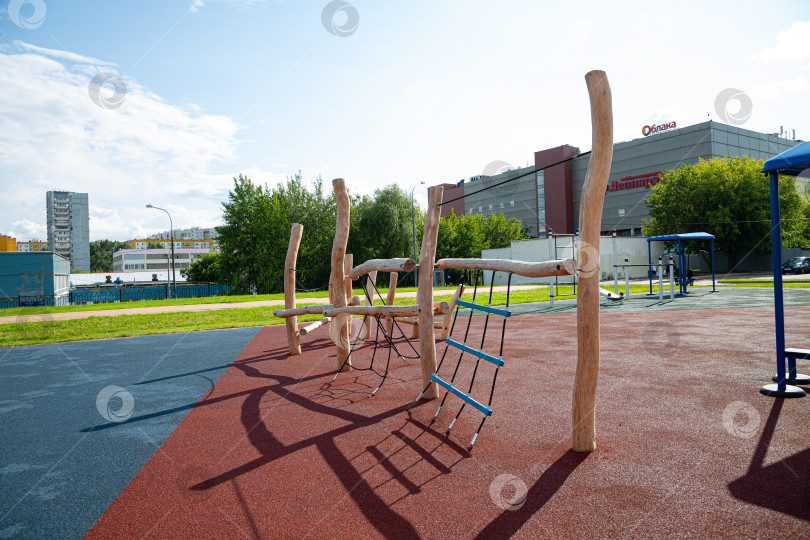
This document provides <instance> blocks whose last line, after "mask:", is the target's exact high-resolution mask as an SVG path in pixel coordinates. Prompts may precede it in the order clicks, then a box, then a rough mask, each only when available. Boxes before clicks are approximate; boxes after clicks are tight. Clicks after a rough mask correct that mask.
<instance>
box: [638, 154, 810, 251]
mask: <svg viewBox="0 0 810 540" xmlns="http://www.w3.org/2000/svg"><path fill="white" fill-rule="evenodd" d="M762 164H763V162H762V160H754V159H749V158H747V157H742V158H723V159H712V160H709V161H705V160H702V159H701V160H700V161H699V162H698V163H696V164H694V165H682V166H681V167H680V168H678V169H677V170H673V171H665V172H664V177H665V178H666V182H663V183H660V184H657V185H656V186H655V187H654V188H653V189H652V192H651V193H650V195H649V196H648V197H647V199H646V200H645V201H644V203H645V204H646V206H647V209H648V210H649V212H650V219H649V220H645V221H644V223H643V224H642V231H643V232H644V234H645V235H647V236H658V235H663V234H676V233H687V232H708V233H710V234H713V235H714V236H715V247H716V249H720V250H723V251H724V252H725V253H726V254H727V255H728V258H729V264H730V265H731V266H732V267H733V266H735V265H736V263H737V261H738V260H739V258H740V256H741V255H743V254H745V253H747V252H749V251H752V250H759V251H770V250H771V226H770V198H769V187H768V178H767V177H766V176H765V175H763V174H762V172H761V171H762ZM779 200H780V210H781V216H782V244H783V246H784V247H798V246H799V245H800V244H801V243H802V233H803V231H804V228H805V223H804V220H802V219H801V218H802V217H803V215H802V210H803V207H804V205H803V203H802V201H801V198H800V197H799V194H798V193H797V192H796V181H795V179H794V178H791V177H780V178H779ZM700 247H702V248H703V249H708V245H706V246H700Z"/></svg>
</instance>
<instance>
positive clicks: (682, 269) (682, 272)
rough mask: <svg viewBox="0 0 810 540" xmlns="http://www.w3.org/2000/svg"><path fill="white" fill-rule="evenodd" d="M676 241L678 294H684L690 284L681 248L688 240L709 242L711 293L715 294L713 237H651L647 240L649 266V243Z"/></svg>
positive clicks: (687, 266) (669, 235) (666, 235)
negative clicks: (710, 245)
mask: <svg viewBox="0 0 810 540" xmlns="http://www.w3.org/2000/svg"><path fill="white" fill-rule="evenodd" d="M673 240H674V241H677V242H678V248H677V250H676V254H677V255H678V263H677V267H678V279H677V280H676V282H677V283H678V285H679V287H680V294H686V292H687V291H686V288H687V286H688V285H689V282H690V276H689V260H688V258H687V256H686V251H685V250H684V248H683V243H684V242H685V241H688V240H711V244H712V247H711V254H712V258H711V262H712V292H717V288H716V287H715V280H714V235H711V234H709V233H705V232H694V233H683V234H665V235H662V236H652V237H650V238H647V257H648V260H649V265H650V266H652V247H651V242H666V241H673ZM650 294H652V276H650Z"/></svg>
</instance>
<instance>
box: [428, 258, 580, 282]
mask: <svg viewBox="0 0 810 540" xmlns="http://www.w3.org/2000/svg"><path fill="white" fill-rule="evenodd" d="M436 268H443V269H448V268H458V269H462V270H479V269H480V270H493V271H496V272H511V273H513V274H518V275H520V276H525V277H532V278H541V277H552V276H570V275H572V274H573V273H574V272H575V271H576V269H577V266H576V263H575V262H574V260H573V259H557V260H554V261H544V262H524V261H513V260H510V259H440V260H439V261H438V262H436Z"/></svg>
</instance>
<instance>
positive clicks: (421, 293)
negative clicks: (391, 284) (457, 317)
mask: <svg viewBox="0 0 810 540" xmlns="http://www.w3.org/2000/svg"><path fill="white" fill-rule="evenodd" d="M443 192H444V188H442V187H441V186H432V187H429V188H428V206H427V215H426V216H425V232H424V234H423V235H422V250H421V251H420V252H419V288H418V289H417V291H416V303H417V304H418V305H419V307H420V310H419V326H420V328H419V355H420V356H421V360H422V388H427V390H425V392H424V394H422V397H424V398H425V399H436V398H437V397H439V387H438V385H437V384H436V383H435V382H432V381H431V380H430V376H431V375H433V374H434V373H436V339H435V337H434V331H433V265H434V264H435V262H436V242H438V239H439V203H441V202H442V193H443Z"/></svg>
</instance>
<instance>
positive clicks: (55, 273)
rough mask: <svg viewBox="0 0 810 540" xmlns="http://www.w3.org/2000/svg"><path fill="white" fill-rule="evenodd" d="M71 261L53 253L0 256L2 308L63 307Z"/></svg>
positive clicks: (7, 254)
mask: <svg viewBox="0 0 810 540" xmlns="http://www.w3.org/2000/svg"><path fill="white" fill-rule="evenodd" d="M69 293H70V261H68V260H67V259H66V258H64V257H62V256H61V255H57V254H56V253H50V252H39V253H17V252H14V253H8V252H7V253H0V304H1V305H0V307H23V306H63V305H67V304H68V302H69Z"/></svg>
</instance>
